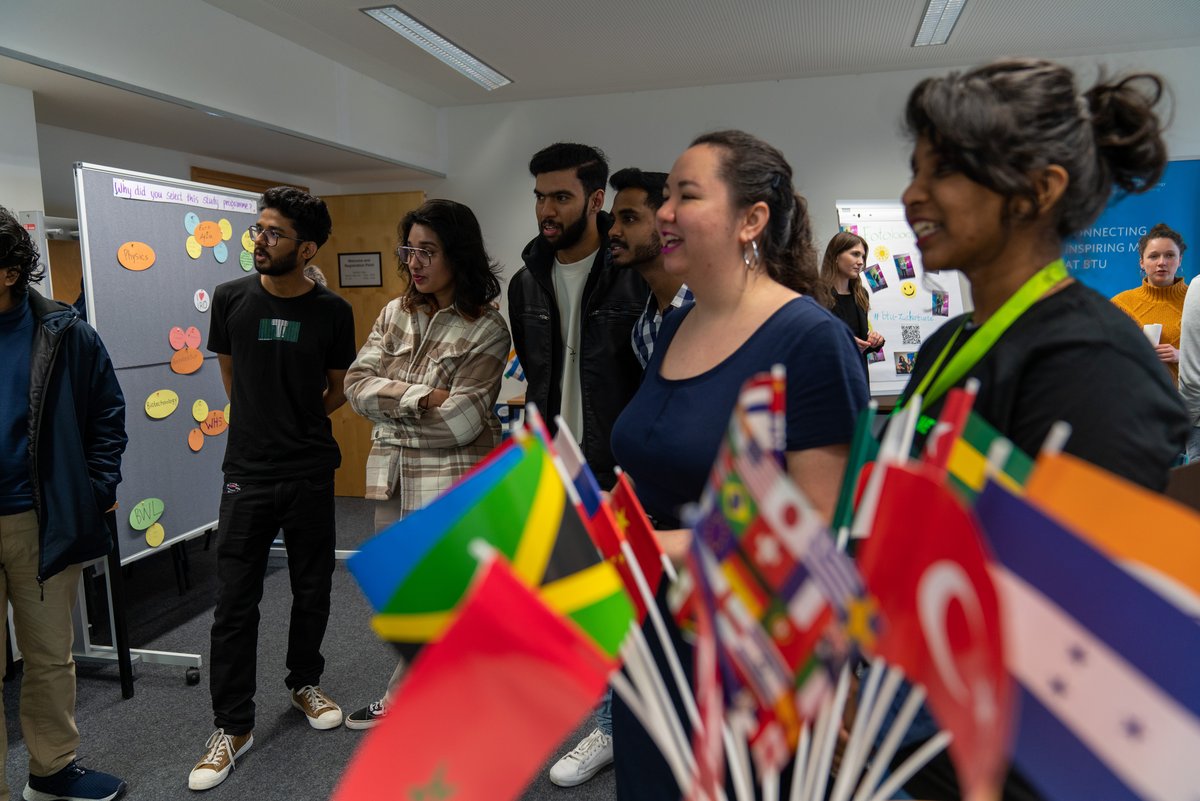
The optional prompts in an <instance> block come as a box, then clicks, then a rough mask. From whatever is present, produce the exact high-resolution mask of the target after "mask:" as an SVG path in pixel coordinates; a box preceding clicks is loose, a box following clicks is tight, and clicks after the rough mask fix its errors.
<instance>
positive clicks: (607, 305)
mask: <svg viewBox="0 0 1200 801" xmlns="http://www.w3.org/2000/svg"><path fill="white" fill-rule="evenodd" d="M529 172H530V174H531V175H532V176H533V177H534V198H535V204H534V209H535V213H536V216H537V222H538V232H539V233H538V236H537V237H535V238H534V239H533V241H531V242H530V243H529V244H528V245H526V247H525V250H524V252H523V253H522V254H521V257H522V259H523V260H524V262H525V266H524V267H523V268H522V269H520V270H518V271H517V274H516V275H514V276H513V278H512V281H510V282H509V285H508V313H509V315H508V316H509V323H510V325H511V327H512V333H513V345H514V347H515V348H516V351H517V356H518V358H519V359H520V361H521V365H522V367H523V368H524V370H525V378H526V380H527V382H528V385H527V389H526V395H525V397H526V400H527V401H528V402H531V403H536V404H537V406H538V409H539V410H540V411H541V412H542V415H543V417H545V418H546V422H547V424H549V425H550V426H551V427H553V426H554V417H555V415H558V414H561V415H562V416H563V419H564V420H566V422H567V425H568V426H569V427H570V429H571V432H572V433H573V434H574V435H575V437H576V439H577V440H578V441H579V444H580V447H581V448H582V449H583V453H584V456H585V457H586V458H587V460H588V463H589V465H590V466H591V468H592V470H593V472H595V474H596V478H597V479H598V480H599V481H600V484H601V486H603V487H605V488H609V487H611V486H612V483H613V481H614V475H613V465H614V462H613V457H612V450H611V447H610V445H609V440H610V438H611V435H612V426H613V423H614V422H615V421H616V419H617V415H619V414H620V413H621V410H622V409H624V408H625V404H626V403H628V401H629V399H630V398H631V397H633V393H634V392H635V391H636V390H637V386H638V383H639V382H640V380H641V372H642V371H641V365H640V364H639V363H638V361H637V358H636V357H635V354H634V353H633V350H632V348H630V345H629V343H630V336H631V334H632V332H633V325H634V323H635V322H636V321H637V319H638V317H639V315H640V314H641V313H642V310H643V309H644V308H645V306H646V298H647V297H648V295H649V292H650V290H649V287H648V286H647V285H646V282H645V281H644V280H643V279H642V277H641V276H640V275H638V273H637V272H636V271H634V270H629V269H621V268H618V267H614V266H613V265H612V263H611V261H610V259H609V249H608V229H609V226H610V225H611V224H612V218H611V217H609V216H608V215H607V214H606V213H604V212H603V211H602V210H601V209H602V208H603V206H604V186H605V182H606V181H607V180H608V162H607V160H606V159H605V157H604V154H603V153H602V152H600V150H598V149H597V148H594V147H591V146H589V145H580V144H573V143H568V142H560V143H558V144H554V145H551V146H550V147H547V148H545V149H543V150H541V151H539V152H538V153H537V154H535V155H534V157H533V159H532V160H531V161H530V163H529Z"/></svg>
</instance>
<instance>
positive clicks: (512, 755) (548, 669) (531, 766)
mask: <svg viewBox="0 0 1200 801" xmlns="http://www.w3.org/2000/svg"><path fill="white" fill-rule="evenodd" d="M481 572H482V576H481V577H479V578H478V579H477V580H476V582H475V583H474V586H473V587H472V588H471V589H470V591H469V593H468V595H467V597H466V599H465V601H464V602H463V605H462V608H461V610H460V612H459V614H458V616H457V617H456V618H455V620H454V622H453V623H452V624H451V626H450V627H449V628H448V629H447V631H446V634H445V636H444V637H443V638H442V639H441V640H440V641H439V642H437V643H434V644H433V645H431V646H429V647H428V648H426V649H425V650H424V651H423V652H422V653H421V655H420V657H418V658H417V660H416V661H415V662H414V663H413V666H412V668H411V670H409V672H408V675H407V676H406V677H405V679H404V682H403V683H402V684H401V685H400V688H399V690H398V691H397V694H396V697H395V699H394V700H393V702H392V705H391V707H390V708H389V710H388V714H387V717H385V718H384V719H383V721H382V722H381V723H380V724H379V725H378V726H377V727H376V728H375V729H374V730H373V731H371V732H369V733H368V734H367V735H366V739H365V741H364V742H363V743H362V745H361V746H360V747H359V748H358V750H357V752H356V753H355V755H354V757H353V759H352V760H351V762H350V765H349V767H348V768H347V770H346V773H345V775H344V776H343V777H342V779H341V781H340V782H339V784H338V786H337V789H336V790H335V791H334V794H333V801H393V800H394V799H427V800H428V801H433V799H460V800H461V801H476V800H478V801H484V800H485V799H486V801H506V799H514V798H518V797H519V796H520V795H521V793H522V792H523V791H524V789H525V786H526V785H527V784H528V782H529V780H530V779H531V778H532V777H533V776H534V774H536V773H537V771H538V770H539V769H540V768H541V766H542V763H543V762H544V761H545V760H546V758H547V757H549V756H550V755H551V754H552V753H553V752H554V749H555V748H556V747H557V746H558V744H559V743H560V742H561V741H562V740H563V738H565V737H566V736H567V735H569V734H570V733H571V731H572V730H573V729H574V728H575V727H576V726H577V725H578V724H579V722H580V721H581V720H582V719H583V718H584V717H586V716H587V714H588V713H589V712H590V711H591V709H592V707H593V705H594V704H595V703H596V701H597V700H598V699H599V698H600V695H601V693H602V692H603V690H604V686H605V683H606V681H607V677H608V674H609V673H610V672H611V671H612V669H613V668H614V667H615V665H614V664H613V663H612V662H611V661H610V660H609V659H607V658H606V657H605V656H604V655H603V654H601V653H600V652H599V651H598V650H597V649H596V648H595V647H594V646H593V644H592V643H591V642H590V641H589V640H588V638H587V637H585V636H584V635H583V633H582V632H581V631H580V630H579V629H578V628H577V627H575V626H574V625H572V624H571V623H569V622H567V621H565V620H563V619H562V617H560V616H559V615H558V614H556V613H554V612H553V611H551V610H550V609H548V608H547V607H546V605H545V604H544V603H542V602H541V601H540V600H539V599H538V598H537V597H536V596H535V595H533V593H531V592H530V591H529V590H528V589H527V588H526V587H525V586H524V585H523V583H522V582H521V580H520V579H518V578H517V577H516V576H514V575H513V573H512V572H511V570H509V569H508V567H507V566H506V565H505V563H504V561H503V560H502V559H492V560H491V561H490V562H489V563H485V564H484V565H483V566H481Z"/></svg>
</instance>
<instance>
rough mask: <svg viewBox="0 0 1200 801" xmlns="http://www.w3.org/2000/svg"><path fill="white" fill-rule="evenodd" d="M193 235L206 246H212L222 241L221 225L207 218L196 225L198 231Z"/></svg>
mask: <svg viewBox="0 0 1200 801" xmlns="http://www.w3.org/2000/svg"><path fill="white" fill-rule="evenodd" d="M192 236H194V237H195V238H196V241H197V242H199V243H200V244H201V245H203V246H204V247H206V248H211V247H212V246H213V245H215V244H217V243H218V242H220V241H221V226H219V225H217V224H216V223H215V222H213V221H212V220H205V221H204V222H202V223H200V224H199V225H197V226H196V232H195V233H194V234H192Z"/></svg>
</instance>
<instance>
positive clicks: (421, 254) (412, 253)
mask: <svg viewBox="0 0 1200 801" xmlns="http://www.w3.org/2000/svg"><path fill="white" fill-rule="evenodd" d="M396 255H397V256H399V257H400V263H401V264H403V265H404V266H405V267H408V266H410V265H412V264H413V263H414V262H416V264H417V265H418V266H419V267H428V266H429V262H430V261H432V260H433V254H432V253H430V252H429V251H428V250H426V249H425V248H414V247H409V246H408V245H400V246H398V247H397V248H396Z"/></svg>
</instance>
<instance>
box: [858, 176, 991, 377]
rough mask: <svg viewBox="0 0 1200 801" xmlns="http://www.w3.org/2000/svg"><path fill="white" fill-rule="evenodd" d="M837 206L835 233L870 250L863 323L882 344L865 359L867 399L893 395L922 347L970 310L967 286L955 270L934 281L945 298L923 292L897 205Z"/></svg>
mask: <svg viewBox="0 0 1200 801" xmlns="http://www.w3.org/2000/svg"><path fill="white" fill-rule="evenodd" d="M836 205H837V213H838V227H839V229H840V230H842V231H850V232H851V233H856V234H858V235H859V236H861V237H862V238H863V239H865V240H867V245H868V246H869V248H870V250H869V252H868V253H867V259H866V268H865V269H864V270H863V274H862V276H861V278H860V280H861V281H862V282H863V285H864V286H866V288H867V294H868V295H870V297H871V310H870V311H869V312H868V313H867V318H868V319H869V320H870V321H871V327H872V328H874V329H875V330H876V331H878V332H879V333H880V334H882V335H883V337H884V339H885V340H886V343H885V344H884V346H883V349H882V350H881V351H880V352H879V353H877V354H870V355H869V357H868V359H869V361H868V365H867V370H868V372H869V374H870V377H871V394H872V395H898V394H900V392H902V391H903V390H904V386H905V385H906V384H907V383H908V377H909V375H910V374H911V372H912V365H913V360H914V357H915V356H916V353H917V350H918V349H919V348H920V347H921V343H923V342H924V341H925V340H926V339H928V338H929V336H930V335H931V334H933V332H934V331H936V330H937V329H939V328H941V326H942V324H943V323H945V322H946V321H947V320H949V319H950V318H952V317H954V316H956V315H959V314H962V313H963V311H964V309H966V308H969V307H970V292H969V284H968V283H967V280H966V278H964V277H963V275H962V274H961V273H959V272H958V271H957V270H950V271H943V272H939V273H937V274H936V278H935V279H934V280H936V281H937V283H938V284H940V285H941V286H942V287H943V288H944V290H945V291H944V292H938V293H934V292H931V291H930V289H929V288H927V287H926V286H925V282H924V281H923V276H924V269H923V267H922V265H921V251H919V250H918V249H917V244H916V237H915V236H913V232H912V229H911V228H909V227H908V222H907V221H906V220H905V218H904V206H903V205H901V204H900V203H898V202H896V201H894V200H891V201H887V200H838V201H836ZM935 300H936V301H937V303H936V304H935ZM964 302H965V305H964ZM872 360H873V361H872Z"/></svg>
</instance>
